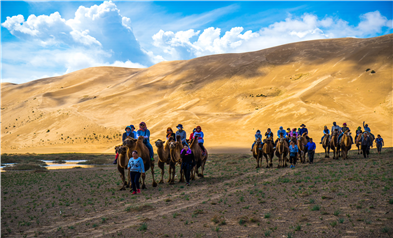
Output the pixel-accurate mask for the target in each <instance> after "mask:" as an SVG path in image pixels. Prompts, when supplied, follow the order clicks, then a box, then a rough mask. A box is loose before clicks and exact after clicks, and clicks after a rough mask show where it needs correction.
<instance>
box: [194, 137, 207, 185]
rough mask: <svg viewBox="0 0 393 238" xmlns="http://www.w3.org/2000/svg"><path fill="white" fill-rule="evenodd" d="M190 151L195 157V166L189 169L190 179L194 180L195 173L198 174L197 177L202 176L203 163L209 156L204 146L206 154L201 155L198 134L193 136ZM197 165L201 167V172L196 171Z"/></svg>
mask: <svg viewBox="0 0 393 238" xmlns="http://www.w3.org/2000/svg"><path fill="white" fill-rule="evenodd" d="M190 148H191V150H192V152H193V153H194V158H195V163H196V164H195V166H194V168H193V169H192V170H191V179H192V180H195V173H196V174H197V175H198V177H200V178H203V177H204V176H203V171H204V170H205V164H206V160H207V158H208V156H209V153H208V152H207V149H206V147H205V150H206V154H205V155H204V156H203V155H202V149H201V147H200V146H199V144H198V136H195V138H194V140H193V141H192V144H191V146H190ZM199 167H201V170H202V171H201V173H199V172H198V169H199Z"/></svg>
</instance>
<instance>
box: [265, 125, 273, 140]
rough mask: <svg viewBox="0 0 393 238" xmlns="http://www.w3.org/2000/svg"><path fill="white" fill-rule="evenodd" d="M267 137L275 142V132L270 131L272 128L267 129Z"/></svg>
mask: <svg viewBox="0 0 393 238" xmlns="http://www.w3.org/2000/svg"><path fill="white" fill-rule="evenodd" d="M265 137H266V138H272V140H273V132H272V130H270V128H267V131H266V133H265Z"/></svg>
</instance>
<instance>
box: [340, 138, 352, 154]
mask: <svg viewBox="0 0 393 238" xmlns="http://www.w3.org/2000/svg"><path fill="white" fill-rule="evenodd" d="M351 147H352V141H351V132H349V131H346V132H345V133H344V135H343V136H342V137H341V142H340V148H341V149H342V152H343V160H346V159H348V151H350V150H351Z"/></svg>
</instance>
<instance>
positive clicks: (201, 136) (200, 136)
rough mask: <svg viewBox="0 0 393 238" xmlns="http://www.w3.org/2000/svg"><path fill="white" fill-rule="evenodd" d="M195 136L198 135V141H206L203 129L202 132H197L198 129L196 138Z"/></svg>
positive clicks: (195, 133)
mask: <svg viewBox="0 0 393 238" xmlns="http://www.w3.org/2000/svg"><path fill="white" fill-rule="evenodd" d="M195 136H198V143H203V142H204V140H203V136H204V135H203V132H202V131H200V132H197V131H195V132H194V138H195Z"/></svg>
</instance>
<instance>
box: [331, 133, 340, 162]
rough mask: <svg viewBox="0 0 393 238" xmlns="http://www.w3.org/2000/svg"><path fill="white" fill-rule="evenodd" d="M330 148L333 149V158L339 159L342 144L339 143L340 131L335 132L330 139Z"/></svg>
mask: <svg viewBox="0 0 393 238" xmlns="http://www.w3.org/2000/svg"><path fill="white" fill-rule="evenodd" d="M330 149H332V150H333V159H338V158H339V156H340V145H339V144H338V131H334V132H333V136H332V138H331V139H330Z"/></svg>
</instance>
